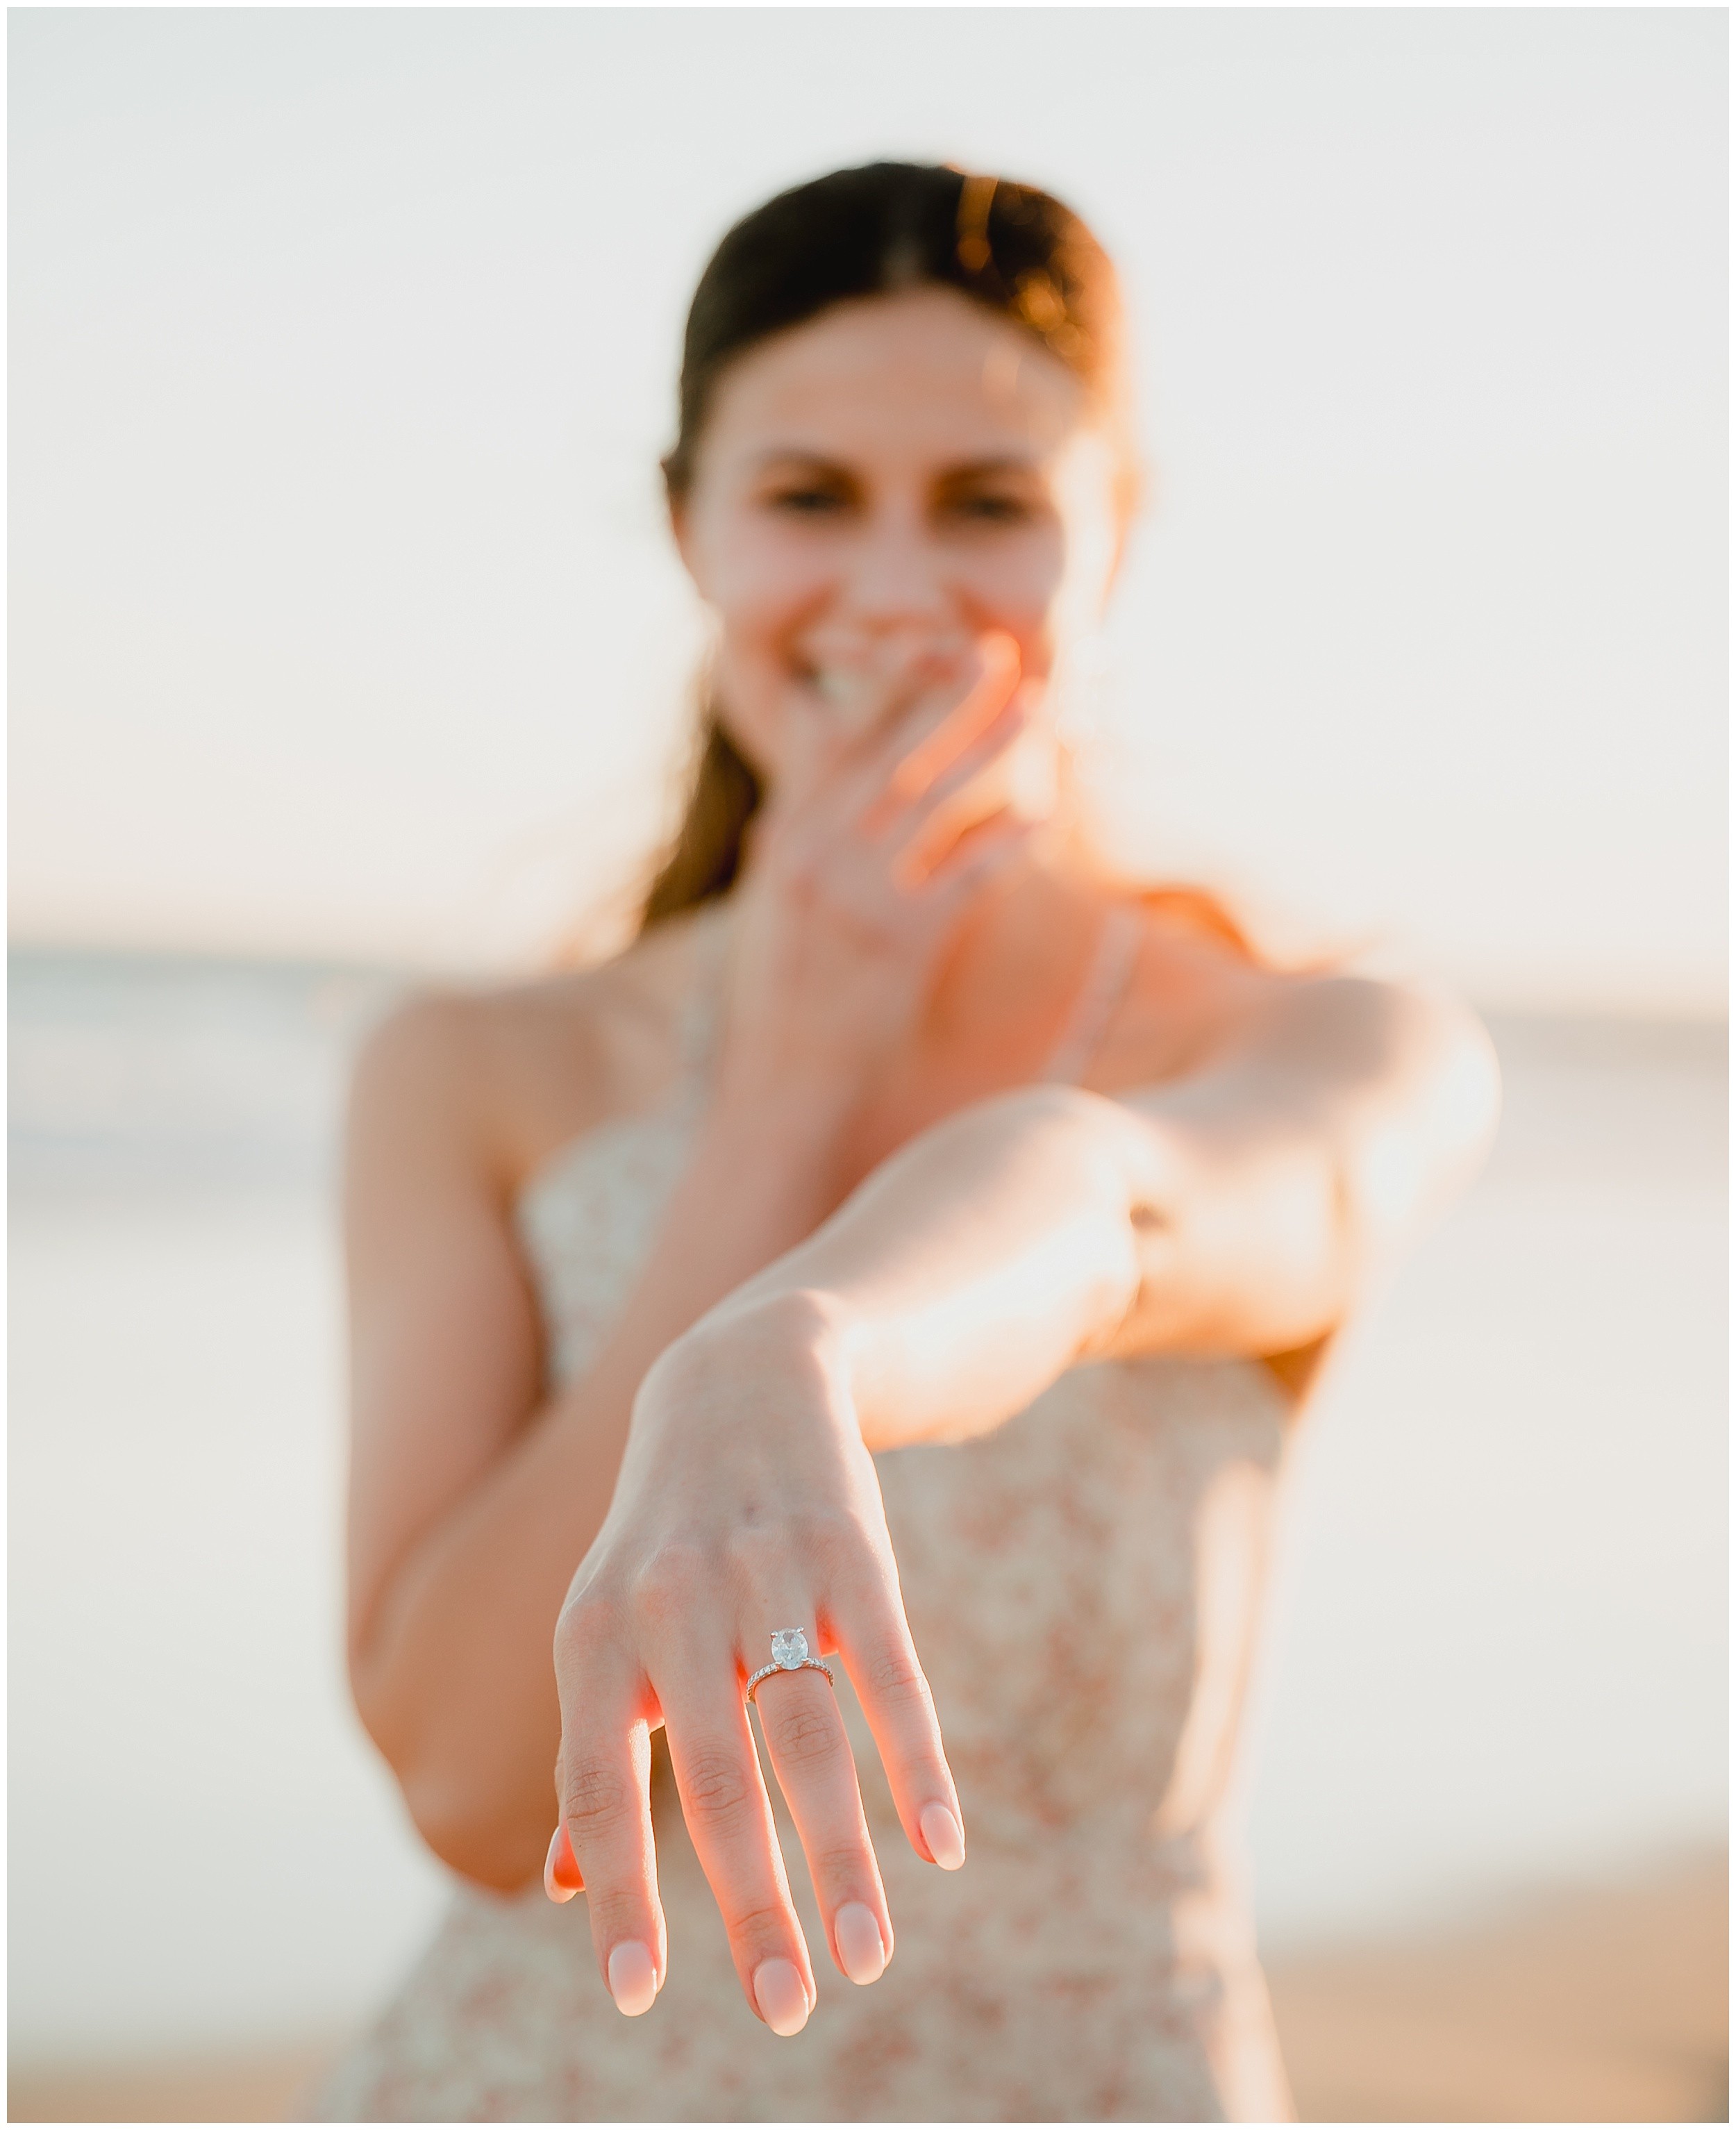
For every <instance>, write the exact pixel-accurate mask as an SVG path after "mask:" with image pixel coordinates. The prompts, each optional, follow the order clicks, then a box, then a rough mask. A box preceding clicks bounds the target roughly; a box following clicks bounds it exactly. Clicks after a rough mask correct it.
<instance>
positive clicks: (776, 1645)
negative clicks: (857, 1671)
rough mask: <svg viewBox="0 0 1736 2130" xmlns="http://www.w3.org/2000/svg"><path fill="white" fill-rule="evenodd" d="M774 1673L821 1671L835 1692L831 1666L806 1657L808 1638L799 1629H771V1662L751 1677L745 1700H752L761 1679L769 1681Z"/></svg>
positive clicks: (835, 1686)
mask: <svg viewBox="0 0 1736 2130" xmlns="http://www.w3.org/2000/svg"><path fill="white" fill-rule="evenodd" d="M775 1671H823V1672H824V1673H825V1674H826V1677H827V1681H828V1682H829V1683H830V1684H831V1687H832V1691H833V1693H836V1692H837V1680H836V1679H833V1678H832V1666H831V1665H830V1664H822V1663H821V1661H820V1660H819V1659H818V1657H811V1656H809V1655H808V1637H807V1636H806V1635H804V1633H803V1632H802V1631H801V1629H800V1628H799V1627H777V1628H774V1629H773V1631H772V1636H771V1662H770V1664H761V1666H760V1669H758V1670H757V1671H756V1673H755V1674H754V1675H753V1677H752V1678H751V1679H749V1680H748V1682H747V1698H748V1699H749V1700H750V1701H751V1700H752V1699H753V1698H754V1694H755V1692H756V1689H757V1688H758V1686H759V1683H760V1681H761V1679H770V1677H771V1675H772V1674H773V1673H774V1672H775Z"/></svg>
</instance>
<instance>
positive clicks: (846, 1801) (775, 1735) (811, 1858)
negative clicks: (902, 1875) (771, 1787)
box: [755, 1669, 892, 1983]
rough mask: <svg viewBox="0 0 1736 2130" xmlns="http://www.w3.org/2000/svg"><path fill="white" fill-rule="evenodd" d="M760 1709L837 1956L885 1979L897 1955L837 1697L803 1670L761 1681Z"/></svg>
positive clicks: (862, 1973)
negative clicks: (890, 1961) (892, 1960)
mask: <svg viewBox="0 0 1736 2130" xmlns="http://www.w3.org/2000/svg"><path fill="white" fill-rule="evenodd" d="M755 1706H756V1707H757V1708H758V1709H759V1712H760V1728H761V1732H762V1733H763V1734H764V1736H765V1746H766V1750H767V1751H768V1752H769V1753H770V1756H771V1765H772V1769H773V1771H774V1773H775V1774H776V1776H777V1779H778V1787H779V1789H781V1790H782V1791H783V1793H784V1796H785V1801H786V1803H788V1804H789V1812H790V1817H792V1818H793V1819H794V1822H795V1825H796V1832H797V1833H798V1834H799V1836H801V1841H802V1850H803V1853H804V1855H805V1856H806V1857H807V1859H808V1872H809V1874H810V1875H811V1876H812V1878H813V1890H814V1895H815V1898H816V1899H817V1900H818V1903H819V1907H820V1914H821V1916H822V1917H823V1919H824V1922H825V1926H826V1936H827V1942H828V1943H829V1945H830V1946H831V1948H832V1959H833V1960H834V1961H835V1962H836V1963H837V1968H838V1970H839V1972H840V1973H841V1974H842V1975H847V1977H848V1978H849V1979H850V1980H851V1981H852V1982H859V1983H869V1982H875V1981H878V1980H879V1979H880V1975H881V1973H882V1972H883V1971H884V1970H885V1965H886V1962H887V1961H888V1960H889V1959H890V1958H891V1957H892V1922H891V1917H890V1916H889V1913H888V1912H887V1908H886V1893H885V1887H884V1886H883V1885H882V1884H881V1883H880V1866H879V1864H878V1863H877V1862H876V1860H875V1854H874V1844H873V1842H872V1841H870V1838H869V1834H868V1822H867V1820H866V1817H865V1815H864V1813H863V1811H862V1794H861V1788H860V1787H859V1785H858V1784H857V1781H856V1760H855V1756H854V1755H853V1754H852V1753H851V1750H850V1738H849V1734H848V1732H847V1731H846V1730H845V1728H844V1719H843V1716H842V1712H841V1711H840V1709H839V1707H838V1704H837V1696H836V1694H835V1693H833V1691H832V1688H831V1687H830V1686H829V1685H828V1684H827V1681H826V1679H825V1677H824V1675H823V1674H822V1673H820V1672H818V1671H816V1670H813V1669H802V1670H799V1671H789V1672H783V1673H774V1674H772V1675H771V1676H770V1678H768V1679H764V1680H762V1681H761V1683H760V1685H759V1686H758V1687H757V1688H756V1692H755Z"/></svg>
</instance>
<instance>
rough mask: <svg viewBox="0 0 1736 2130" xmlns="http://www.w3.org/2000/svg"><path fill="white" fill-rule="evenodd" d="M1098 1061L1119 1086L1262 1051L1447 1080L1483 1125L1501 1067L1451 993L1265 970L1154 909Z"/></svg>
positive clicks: (1374, 1076)
mask: <svg viewBox="0 0 1736 2130" xmlns="http://www.w3.org/2000/svg"><path fill="white" fill-rule="evenodd" d="M1106 1048H1112V1049H1113V1055H1112V1056H1110V1057H1109V1058H1106V1060H1105V1063H1106V1065H1107V1066H1109V1067H1110V1068H1111V1069H1113V1070H1114V1071H1115V1072H1116V1073H1117V1076H1118V1077H1119V1078H1121V1079H1122V1080H1123V1083H1125V1082H1130V1081H1133V1080H1135V1079H1143V1080H1145V1081H1147V1082H1151V1081H1152V1080H1159V1081H1161V1080H1166V1079H1172V1078H1177V1077H1186V1076H1188V1075H1190V1074H1192V1073H1195V1072H1202V1071H1209V1070H1210V1069H1212V1068H1213V1067H1215V1066H1221V1065H1223V1064H1227V1063H1229V1062H1230V1061H1231V1060H1232V1059H1238V1060H1241V1061H1245V1062H1247V1063H1256V1062H1257V1061H1259V1060H1261V1059H1262V1058H1264V1059H1266V1060H1269V1061H1270V1062H1271V1063H1273V1064H1274V1065H1276V1066H1280V1067H1284V1068H1286V1069H1290V1070H1293V1071H1295V1072H1299V1073H1319V1072H1325V1073H1326V1074H1328V1076H1331V1077H1341V1078H1344V1079H1348V1080H1352V1081H1356V1082H1361V1083H1362V1084H1364V1085H1366V1084H1368V1083H1369V1082H1387V1083H1390V1084H1396V1083H1401V1082H1409V1083H1412V1084H1414V1085H1418V1086H1420V1085H1422V1084H1424V1083H1425V1082H1439V1081H1443V1080H1444V1081H1449V1082H1452V1083H1453V1084H1454V1086H1456V1087H1457V1091H1458V1096H1459V1099H1460V1100H1461V1101H1462V1103H1464V1104H1465V1106H1466V1107H1467V1113H1468V1112H1470V1111H1479V1112H1481V1114H1482V1115H1484V1117H1485V1118H1486V1120H1489V1121H1492V1117H1493V1113H1494V1110H1495V1106H1496V1105H1497V1103H1498V1099H1499V1087H1500V1075H1499V1071H1498V1068H1497V1067H1496V1064H1495V1052H1494V1048H1493V1045H1492V1044H1490V1040H1489V1037H1488V1034H1487V1032H1486V1030H1485V1029H1484V1027H1483V1024H1482V1023H1481V1021H1480V1020H1478V1018H1477V1016H1476V1014H1475V1013H1473V1012H1472V1011H1471V1009H1470V1008H1469V1007H1468V1006H1467V1005H1465V1004H1464V1003H1463V1001H1461V1000H1459V999H1457V998H1456V997H1454V996H1452V994H1451V993H1450V992H1448V991H1445V990H1443V989H1438V988H1436V987H1434V986H1428V985H1425V984H1421V983H1411V982H1395V981H1390V980H1388V979H1385V978H1376V977H1366V976H1359V975H1356V974H1353V973H1349V972H1343V971H1340V970H1334V969H1325V970H1315V971H1309V972H1295V971H1289V970H1284V969H1278V968H1273V967H1269V966H1268V965H1266V963H1263V962H1260V961H1258V960H1257V959H1255V958H1252V956H1250V955H1249V954H1247V953H1246V952H1244V951H1242V950H1241V949H1240V948H1238V947H1237V946H1236V945H1235V944H1233V943H1231V942H1230V941H1228V940H1227V939H1223V938H1214V937H1213V936H1212V935H1211V934H1210V933H1209V932H1208V931H1205V930H1204V929H1201V928H1199V927H1197V926H1195V925H1194V924H1185V923H1184V924H1178V923H1176V922H1175V921H1173V920H1172V919H1170V918H1169V917H1168V916H1167V915H1165V914H1164V913H1162V912H1161V911H1160V912H1158V913H1155V914H1153V915H1151V916H1149V917H1148V919H1147V924H1146V928H1145V932H1144V934H1143V937H1142V942H1141V946H1140V952H1139V957H1138V960H1137V964H1136V966H1135V970H1134V973H1133V980H1132V981H1131V982H1130V983H1129V986H1128V996H1127V999H1126V1001H1125V1004H1124V1006H1123V1011H1122V1012H1121V1014H1119V1015H1118V1016H1117V1026H1116V1028H1115V1029H1114V1031H1113V1042H1112V1046H1106Z"/></svg>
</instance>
